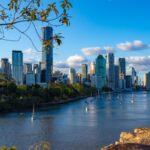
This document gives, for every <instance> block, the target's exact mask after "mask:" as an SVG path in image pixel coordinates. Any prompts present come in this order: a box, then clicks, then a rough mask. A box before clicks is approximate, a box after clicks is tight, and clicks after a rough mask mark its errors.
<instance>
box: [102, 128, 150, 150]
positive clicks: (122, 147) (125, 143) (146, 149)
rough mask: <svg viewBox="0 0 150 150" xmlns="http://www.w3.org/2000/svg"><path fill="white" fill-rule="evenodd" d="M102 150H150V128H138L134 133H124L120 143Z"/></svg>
mask: <svg viewBox="0 0 150 150" xmlns="http://www.w3.org/2000/svg"><path fill="white" fill-rule="evenodd" d="M101 150H150V128H137V129H135V130H134V132H133V133H128V132H122V133H121V135H120V139H119V141H117V142H116V143H115V144H111V145H109V146H106V147H104V148H102V149H101Z"/></svg>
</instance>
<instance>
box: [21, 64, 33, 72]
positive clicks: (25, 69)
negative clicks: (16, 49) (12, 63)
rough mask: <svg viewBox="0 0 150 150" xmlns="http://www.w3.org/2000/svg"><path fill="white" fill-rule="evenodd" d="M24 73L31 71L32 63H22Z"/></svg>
mask: <svg viewBox="0 0 150 150" xmlns="http://www.w3.org/2000/svg"><path fill="white" fill-rule="evenodd" d="M23 72H24V74H27V73H30V72H32V64H30V63H25V64H24V71H23Z"/></svg>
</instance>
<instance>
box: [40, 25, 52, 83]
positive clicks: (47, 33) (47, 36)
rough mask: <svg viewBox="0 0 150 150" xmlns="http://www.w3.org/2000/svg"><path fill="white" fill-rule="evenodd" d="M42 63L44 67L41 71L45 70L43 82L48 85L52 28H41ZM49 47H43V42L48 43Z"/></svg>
mask: <svg viewBox="0 0 150 150" xmlns="http://www.w3.org/2000/svg"><path fill="white" fill-rule="evenodd" d="M42 39H43V44H42V45H43V48H42V63H43V64H44V65H45V67H44V68H43V71H44V70H45V75H44V77H43V82H45V83H50V82H51V81H52V73H53V28H52V27H49V26H47V27H43V28H42ZM49 41H50V45H49V46H45V42H49Z"/></svg>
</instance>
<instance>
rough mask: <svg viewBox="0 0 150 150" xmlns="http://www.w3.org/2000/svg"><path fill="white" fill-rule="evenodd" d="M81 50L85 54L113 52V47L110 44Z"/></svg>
mask: <svg viewBox="0 0 150 150" xmlns="http://www.w3.org/2000/svg"><path fill="white" fill-rule="evenodd" d="M81 51H82V53H83V54H84V55H85V56H90V55H99V54H106V53H107V52H110V53H111V52H115V50H114V48H112V47H110V46H104V47H103V48H101V47H89V48H82V49H81Z"/></svg>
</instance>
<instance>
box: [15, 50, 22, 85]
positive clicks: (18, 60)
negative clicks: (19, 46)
mask: <svg viewBox="0 0 150 150" xmlns="http://www.w3.org/2000/svg"><path fill="white" fill-rule="evenodd" d="M12 77H13V78H14V80H15V81H16V84H17V85H21V84H23V54H22V51H16V50H14V51H12Z"/></svg>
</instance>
